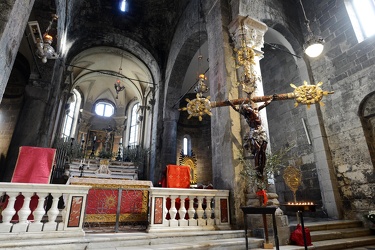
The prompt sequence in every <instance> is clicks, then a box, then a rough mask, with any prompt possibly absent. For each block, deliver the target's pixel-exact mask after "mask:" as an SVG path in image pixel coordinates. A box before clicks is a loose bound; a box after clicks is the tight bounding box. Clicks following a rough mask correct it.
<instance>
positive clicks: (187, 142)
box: [182, 135, 191, 156]
mask: <svg viewBox="0 0 375 250" xmlns="http://www.w3.org/2000/svg"><path fill="white" fill-rule="evenodd" d="M182 154H183V155H187V156H191V138H190V136H188V135H184V138H183V140H182Z"/></svg>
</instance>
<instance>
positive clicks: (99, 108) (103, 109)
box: [95, 102, 115, 117]
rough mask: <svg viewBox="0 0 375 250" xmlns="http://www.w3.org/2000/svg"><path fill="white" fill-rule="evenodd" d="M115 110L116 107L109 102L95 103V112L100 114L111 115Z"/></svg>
mask: <svg viewBox="0 0 375 250" xmlns="http://www.w3.org/2000/svg"><path fill="white" fill-rule="evenodd" d="M114 112H115V108H114V107H113V105H112V104H110V103H108V102H98V103H97V104H96V105H95V113H96V114H97V115H100V116H105V117H110V116H112V115H113V113H114Z"/></svg>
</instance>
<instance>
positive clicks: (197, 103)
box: [179, 93, 212, 121]
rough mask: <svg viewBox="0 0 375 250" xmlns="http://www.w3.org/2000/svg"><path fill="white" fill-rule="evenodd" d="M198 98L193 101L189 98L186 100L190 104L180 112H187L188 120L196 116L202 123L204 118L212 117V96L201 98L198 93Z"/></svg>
mask: <svg viewBox="0 0 375 250" xmlns="http://www.w3.org/2000/svg"><path fill="white" fill-rule="evenodd" d="M196 97H197V98H196V99H193V100H189V99H188V98H186V99H185V100H186V101H187V102H188V104H187V105H186V107H184V108H181V109H179V110H182V111H187V112H188V113H189V116H188V119H190V118H191V117H193V116H194V117H198V119H199V121H202V116H204V115H206V114H207V115H212V113H211V103H210V96H207V97H200V95H199V93H198V94H197V96H196Z"/></svg>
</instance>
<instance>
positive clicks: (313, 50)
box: [299, 0, 324, 57]
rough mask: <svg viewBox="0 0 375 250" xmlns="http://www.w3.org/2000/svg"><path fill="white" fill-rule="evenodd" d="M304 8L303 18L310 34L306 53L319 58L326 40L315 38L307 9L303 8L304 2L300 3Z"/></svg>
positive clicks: (305, 46) (306, 44)
mask: <svg viewBox="0 0 375 250" xmlns="http://www.w3.org/2000/svg"><path fill="white" fill-rule="evenodd" d="M299 2H300V4H301V7H302V12H303V16H304V18H305V24H306V28H307V32H308V36H307V42H306V43H305V45H304V46H303V47H304V51H305V53H306V55H308V56H309V57H317V56H319V55H320V54H321V53H322V52H323V49H324V39H323V38H322V37H319V36H314V34H313V33H312V31H311V29H310V21H309V20H308V19H307V17H306V13H305V9H304V8H303V4H302V0H300V1H299Z"/></svg>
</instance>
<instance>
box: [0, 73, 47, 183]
mask: <svg viewBox="0 0 375 250" xmlns="http://www.w3.org/2000/svg"><path fill="white" fill-rule="evenodd" d="M48 97H49V91H48V84H47V83H46V82H44V81H42V80H40V79H37V78H35V79H30V80H29V84H28V85H27V86H26V88H25V97H24V105H23V107H22V109H21V111H20V114H19V118H18V121H17V124H16V127H15V129H14V133H13V135H14V136H13V137H12V140H11V144H10V146H9V150H8V155H7V159H6V168H5V175H4V177H3V181H10V180H11V177H12V175H13V170H14V167H15V164H16V161H17V157H18V152H19V147H20V146H41V147H47V146H48V145H41V144H40V137H41V134H43V131H41V130H42V129H41V128H42V127H43V120H44V119H45V112H46V107H47V101H48Z"/></svg>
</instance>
